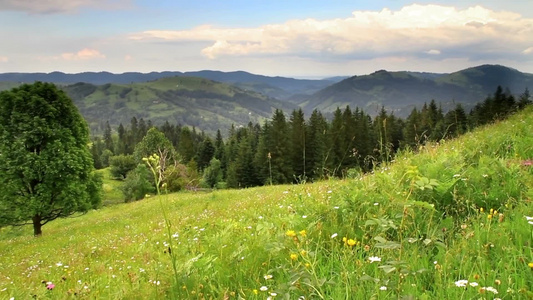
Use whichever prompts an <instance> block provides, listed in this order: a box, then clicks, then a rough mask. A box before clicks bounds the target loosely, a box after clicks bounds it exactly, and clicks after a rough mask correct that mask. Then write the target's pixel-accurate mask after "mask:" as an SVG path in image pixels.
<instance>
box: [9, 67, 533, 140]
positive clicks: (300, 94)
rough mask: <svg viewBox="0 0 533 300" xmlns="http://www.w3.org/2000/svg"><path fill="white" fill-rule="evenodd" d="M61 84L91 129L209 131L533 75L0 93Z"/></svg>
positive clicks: (401, 110)
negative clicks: (171, 126) (140, 121)
mask: <svg viewBox="0 0 533 300" xmlns="http://www.w3.org/2000/svg"><path fill="white" fill-rule="evenodd" d="M34 81H47V82H54V83H56V84H58V85H60V86H61V87H62V88H63V89H64V90H65V91H66V92H67V94H68V95H69V96H70V97H71V98H72V99H73V100H74V102H75V103H76V105H77V106H78V108H79V109H80V112H81V113H82V114H83V116H84V117H85V118H86V119H87V121H88V123H89V124H90V125H91V128H92V129H93V131H99V129H100V128H101V126H102V124H103V123H105V122H106V121H109V122H110V124H112V125H118V123H123V124H126V123H128V122H129V120H130V119H131V117H133V116H135V117H137V118H144V119H146V120H148V119H149V120H151V121H152V122H154V123H156V124H157V123H162V122H164V121H169V122H171V123H172V122H174V123H181V124H182V125H188V126H195V127H196V128H198V129H200V130H205V131H206V132H208V133H213V132H215V131H216V130H217V129H221V130H222V131H227V129H229V127H230V126H231V125H232V124H234V125H236V126H240V125H242V126H244V125H246V124H247V123H248V122H254V123H255V122H262V121H263V120H264V119H266V118H269V117H270V116H271V115H272V111H273V110H274V109H276V108H280V109H283V110H284V111H286V112H290V111H291V110H293V109H295V108H298V107H301V108H302V109H303V110H304V112H305V113H306V114H307V115H309V113H310V112H312V111H313V110H314V109H318V110H320V111H322V112H323V113H325V114H328V113H330V112H333V111H334V110H336V108H337V107H341V108H343V107H345V106H346V105H350V107H352V108H355V107H359V108H362V109H364V110H365V111H366V112H368V113H370V114H371V115H372V114H375V113H377V112H378V110H379V109H381V106H385V108H386V109H388V110H389V111H394V112H395V114H396V115H398V116H402V117H405V116H407V115H408V113H409V112H410V111H411V110H412V108H413V107H415V106H420V105H421V104H423V103H424V102H429V101H431V100H432V99H434V100H435V101H437V102H438V103H441V105H442V107H443V110H444V111H446V110H447V109H449V108H451V107H453V106H455V103H462V104H463V105H464V106H465V107H466V108H469V107H472V106H473V105H475V103H477V102H480V101H483V100H484V99H485V98H486V97H487V96H488V95H491V94H492V93H494V91H495V90H496V87H497V86H498V85H501V86H502V87H504V88H508V89H509V90H510V91H511V92H512V93H514V94H517V95H518V94H521V93H523V92H524V91H525V89H526V88H530V87H533V74H528V73H522V72H520V71H518V70H515V69H512V68H508V67H505V66H500V65H481V66H478V67H473V68H468V69H464V70H460V71H457V72H453V73H449V74H438V73H421V72H407V71H402V72H389V71H385V70H380V71H376V72H374V73H372V74H369V75H362V76H353V77H348V78H346V77H332V78H326V79H320V80H312V79H295V78H287V77H269V76H263V75H256V74H251V73H248V72H243V71H237V72H220V71H198V72H185V73H182V72H152V73H123V74H112V73H108V72H99V73H92V72H86V73H78V74H65V73H61V72H53V73H4V74H0V90H2V89H8V88H12V87H14V86H16V85H18V84H20V83H23V82H34Z"/></svg>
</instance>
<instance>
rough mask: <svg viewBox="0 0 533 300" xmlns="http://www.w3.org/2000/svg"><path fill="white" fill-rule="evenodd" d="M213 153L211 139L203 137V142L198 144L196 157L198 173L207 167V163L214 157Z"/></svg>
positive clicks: (213, 147)
mask: <svg viewBox="0 0 533 300" xmlns="http://www.w3.org/2000/svg"><path fill="white" fill-rule="evenodd" d="M215 151H216V149H215V146H214V145H213V142H212V141H211V139H210V138H209V137H205V139H204V141H203V142H202V143H201V144H200V148H199V150H198V157H197V159H196V161H197V162H198V170H199V171H203V170H204V169H205V168H206V167H207V166H208V165H209V162H210V161H211V159H212V158H213V157H214V155H215Z"/></svg>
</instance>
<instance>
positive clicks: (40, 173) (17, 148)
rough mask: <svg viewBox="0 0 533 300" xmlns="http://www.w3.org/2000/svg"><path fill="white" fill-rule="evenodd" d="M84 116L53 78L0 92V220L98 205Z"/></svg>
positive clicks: (36, 224) (20, 220) (39, 218)
mask: <svg viewBox="0 0 533 300" xmlns="http://www.w3.org/2000/svg"><path fill="white" fill-rule="evenodd" d="M88 142H89V131H88V127H87V124H86V122H85V120H83V118H82V116H81V115H80V113H79V112H78V110H77V108H76V107H75V106H74V104H73V103H72V100H71V99H69V98H68V97H67V96H66V95H65V93H64V92H62V91H61V90H58V89H57V88H56V86H55V85H53V84H50V83H41V82H36V83H34V84H24V85H22V86H20V87H18V88H14V89H12V90H10V91H4V92H1V93H0V186H1V187H2V191H1V193H0V225H24V224H33V229H34V234H35V235H36V236H39V235H41V234H42V230H41V227H42V226H43V225H44V224H46V223H48V222H50V221H52V220H54V219H56V218H59V217H67V216H70V215H72V214H74V213H77V212H86V211H87V210H89V209H91V208H95V207H97V206H98V205H99V204H100V191H101V187H102V181H101V179H100V178H99V177H98V176H97V175H96V174H95V173H94V172H93V160H92V157H91V153H90V151H89V148H88Z"/></svg>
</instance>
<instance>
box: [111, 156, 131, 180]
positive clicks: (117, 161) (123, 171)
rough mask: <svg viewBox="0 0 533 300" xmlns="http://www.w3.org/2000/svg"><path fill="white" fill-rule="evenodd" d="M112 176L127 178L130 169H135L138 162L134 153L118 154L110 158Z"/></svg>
mask: <svg viewBox="0 0 533 300" xmlns="http://www.w3.org/2000/svg"><path fill="white" fill-rule="evenodd" d="M109 165H110V166H111V169H110V172H111V176H113V177H114V178H121V179H124V178H126V176H127V174H128V172H129V171H131V170H133V169H135V167H136V166H137V163H136V162H135V159H134V158H133V155H124V154H121V155H116V156H111V157H110V158H109Z"/></svg>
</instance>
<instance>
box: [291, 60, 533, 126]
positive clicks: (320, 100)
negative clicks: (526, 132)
mask: <svg viewBox="0 0 533 300" xmlns="http://www.w3.org/2000/svg"><path fill="white" fill-rule="evenodd" d="M498 85H501V86H502V87H503V88H509V89H510V91H511V92H512V93H515V94H516V95H518V94H521V93H523V92H524V90H525V89H526V88H528V87H529V88H531V87H533V75H532V74H527V73H521V72H519V71H517V70H514V69H511V68H507V67H504V66H499V65H482V66H478V67H474V68H469V69H465V70H461V71H458V72H454V73H450V74H432V73H414V72H389V71H385V70H381V71H377V72H374V73H372V74H369V75H363V76H354V77H351V78H348V79H345V80H343V81H341V82H339V83H336V84H333V85H331V86H329V87H327V88H325V89H322V90H321V91H318V92H317V93H315V94H313V95H312V96H310V97H304V98H302V100H301V101H300V102H299V104H300V106H302V107H303V108H304V110H305V111H306V112H311V111H312V110H313V109H319V110H321V111H323V112H333V111H335V110H336V109H337V107H345V106H346V105H350V106H351V107H360V108H363V109H365V111H368V112H369V113H371V114H376V113H377V112H378V111H379V109H380V108H381V106H382V105H383V106H385V107H386V108H387V109H389V110H391V111H394V112H395V115H396V116H401V117H406V116H407V115H408V114H409V113H410V111H411V109H412V107H413V106H415V105H418V106H420V105H422V104H423V103H429V102H430V101H431V100H435V101H437V102H439V103H441V104H442V108H443V109H444V111H448V110H449V109H451V108H453V106H455V104H456V103H462V104H463V106H464V107H466V108H471V107H472V106H473V105H474V104H475V103H477V102H480V101H483V100H484V99H485V97H486V96H487V95H489V94H492V92H493V91H494V90H495V89H496V87H497V86H498Z"/></svg>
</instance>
